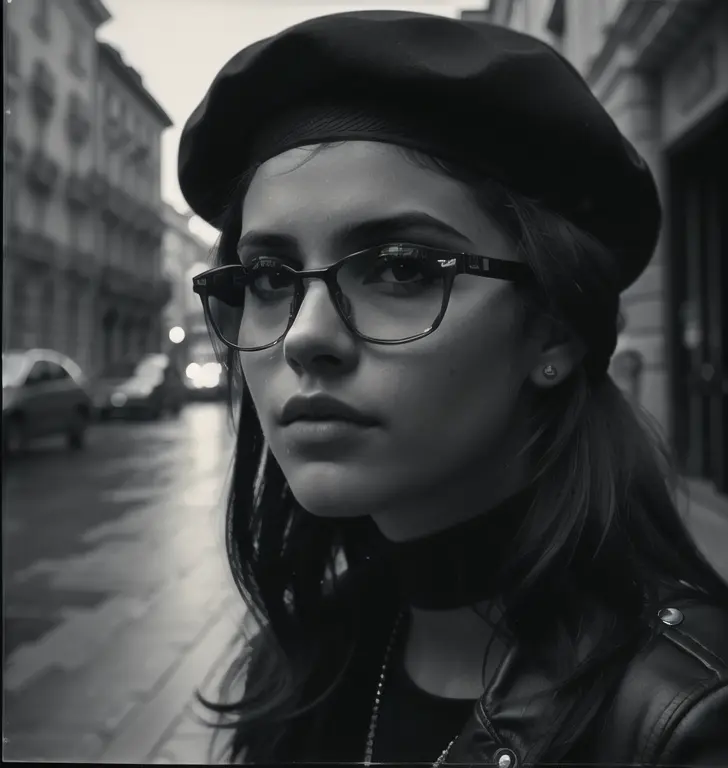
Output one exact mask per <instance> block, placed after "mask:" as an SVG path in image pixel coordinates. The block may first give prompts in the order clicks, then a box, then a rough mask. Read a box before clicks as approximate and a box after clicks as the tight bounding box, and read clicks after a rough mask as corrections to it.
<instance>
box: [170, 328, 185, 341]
mask: <svg viewBox="0 0 728 768" xmlns="http://www.w3.org/2000/svg"><path fill="white" fill-rule="evenodd" d="M185 335H186V334H185V331H184V328H180V327H179V326H178V325H175V327H174V328H172V329H171V330H170V332H169V340H170V341H171V342H172V344H181V343H182V342H183V341H184V340H185Z"/></svg>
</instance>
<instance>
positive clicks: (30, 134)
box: [3, 0, 170, 374]
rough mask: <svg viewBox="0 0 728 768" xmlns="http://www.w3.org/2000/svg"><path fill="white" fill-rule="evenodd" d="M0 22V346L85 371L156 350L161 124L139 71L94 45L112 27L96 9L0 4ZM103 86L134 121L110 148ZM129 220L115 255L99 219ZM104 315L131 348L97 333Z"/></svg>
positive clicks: (103, 329)
mask: <svg viewBox="0 0 728 768" xmlns="http://www.w3.org/2000/svg"><path fill="white" fill-rule="evenodd" d="M3 15H4V22H5V24H4V37H5V46H6V71H5V100H6V108H5V131H6V146H5V149H6V151H5V157H4V170H5V178H4V192H5V195H4V205H5V209H4V219H3V226H4V231H3V235H4V237H3V278H4V283H3V348H8V347H13V348H28V347H34V346H42V347H49V348H52V349H56V350H58V351H60V352H63V353H65V354H67V355H69V356H70V357H72V358H73V359H74V360H76V361H77V362H78V363H79V364H80V365H81V366H82V368H83V369H84V370H85V371H86V372H87V373H89V374H93V373H95V372H97V371H98V370H99V369H100V368H101V367H103V365H104V364H105V363H107V362H109V359H110V357H112V356H113V355H116V354H119V353H120V352H121V350H122V349H123V348H124V346H125V345H127V346H132V347H133V346H134V345H136V348H137V349H138V350H146V351H154V350H155V349H158V347H159V344H160V341H161V339H160V334H159V331H158V327H157V326H159V315H160V314H161V308H162V306H163V305H164V303H165V302H166V297H167V292H168V289H166V288H165V284H164V280H163V278H162V276H161V271H160V260H161V239H162V233H163V226H164V225H163V220H162V217H161V214H160V211H161V198H160V192H159V173H160V154H159V141H160V136H161V132H162V130H163V129H164V128H165V127H167V126H168V125H170V120H169V118H168V117H167V116H166V114H164V112H163V111H162V110H161V108H159V106H158V105H157V104H156V102H153V99H152V98H151V96H150V95H149V94H148V93H147V92H146V90H145V89H144V88H143V86H142V84H141V82H140V78H139V77H138V75H136V74H135V73H134V72H133V70H131V69H130V68H129V67H126V65H124V64H123V62H121V61H120V57H118V54H116V53H115V52H113V50H107V48H108V47H105V46H104V45H100V44H99V43H98V42H97V40H96V30H97V29H98V28H99V26H101V25H102V24H103V23H104V22H106V21H107V20H108V19H109V18H110V14H109V12H108V11H107V9H106V8H105V7H104V5H103V4H102V3H101V2H100V1H99V0H68V1H67V2H64V3H57V2H52V0H24V1H23V2H14V3H3ZM109 59H113V62H110V61H109ZM102 83H104V84H105V85H104V86H102V85H101V84H102ZM111 91H113V92H114V93H115V94H117V95H118V99H123V100H125V101H126V103H130V104H134V111H135V112H136V113H138V114H139V115H141V116H142V117H141V119H140V121H139V123H137V124H132V128H131V129H129V128H128V126H127V127H126V130H128V134H126V133H125V134H124V136H125V137H127V136H129V137H131V138H130V139H129V140H127V141H126V143H125V144H124V145H123V147H122V146H116V145H114V146H115V148H114V149H113V150H112V149H111V147H110V145H112V144H114V140H115V139H118V138H119V136H117V135H115V134H114V133H113V130H110V129H109V128H108V125H109V122H112V121H109V120H108V112H105V111H104V107H105V105H106V102H105V100H104V99H105V95H106V94H107V93H108V92H111ZM142 125H143V126H144V127H143V128H142ZM142 147H145V148H147V154H146V155H144V150H143V149H142ZM109 154H111V155H113V157H112V158H109V157H108V155H109ZM122 156H123V159H120V158H122ZM142 156H145V157H146V160H144V161H142V160H138V158H141V157H142ZM131 158H135V159H134V161H132V159H131ZM110 163H115V164H116V165H115V166H114V167H113V170H111V169H110V168H109V165H110ZM143 164H146V170H145V171H143V172H137V168H139V167H141V166H142V165H143ZM120 166H121V167H123V168H124V171H123V172H122V173H120V172H119V167H120ZM130 166H131V167H132V168H133V170H129V167H130ZM135 174H136V175H135ZM127 197H128V198H129V199H131V200H133V203H132V204H127V205H126V207H125V206H124V202H125V201H126V200H127ZM122 211H123V212H124V213H126V214H128V215H127V219H124V218H123V216H120V215H119V214H120V213H121V212H122ZM132 211H133V213H132ZM128 218H133V219H134V224H133V226H131V227H128V226H127V227H126V228H124V227H121V226H118V227H117V230H116V231H118V232H120V231H121V230H122V229H124V231H125V235H124V236H123V237H125V238H126V239H125V244H124V246H123V247H120V246H119V240H118V239H117V240H116V241H114V242H113V248H112V242H111V241H110V238H109V237H107V230H106V229H105V225H104V222H105V221H109V220H112V221H116V222H119V221H122V220H123V221H127V220H128ZM130 229H132V230H134V231H135V232H136V233H137V236H136V238H134V237H132V236H131V235H129V234H128V231H129V230H130ZM141 253H144V254H146V256H145V258H142V256H141V255H140V254H141ZM124 260H126V261H124ZM142 262H143V264H144V266H142V267H141V269H139V264H141V263H142ZM142 277H143V278H144V279H142ZM112 309H113V310H115V311H116V315H117V316H118V317H119V318H120V321H119V324H118V325H117V326H114V331H115V332H117V328H119V327H122V328H131V333H132V334H134V333H136V337H135V338H134V339H132V340H131V341H130V342H127V341H126V340H125V339H124V338H122V337H121V332H120V331H118V332H117V333H118V336H117V335H111V334H109V333H108V332H107V326H105V325H104V320H105V319H108V317H109V313H110V311H111V310H112ZM129 320H131V325H129ZM124 322H127V325H126V326H124ZM155 324H156V325H155ZM107 325H108V323H107Z"/></svg>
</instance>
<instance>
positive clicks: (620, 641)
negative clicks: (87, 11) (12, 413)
mask: <svg viewBox="0 0 728 768" xmlns="http://www.w3.org/2000/svg"><path fill="white" fill-rule="evenodd" d="M180 183H181V186H182V190H183V192H184V193H185V195H186V197H187V199H188V201H189V203H190V205H191V206H192V208H193V209H194V210H195V211H196V212H197V213H198V214H199V215H201V216H203V217H204V218H205V219H207V220H208V221H210V222H212V223H214V224H215V225H216V226H218V227H219V228H220V230H221V238H220V241H219V246H218V249H217V265H216V266H215V268H213V269H211V270H210V271H208V272H206V273H205V274H203V275H201V276H199V277H197V278H195V281H194V287H195V291H196V292H197V293H198V294H200V296H201V298H202V301H203V304H204V307H205V310H206V312H207V316H208V320H209V323H210V325H211V328H212V331H213V336H214V339H215V341H216V343H218V344H219V345H220V354H221V357H222V359H223V360H224V361H225V364H226V366H227V368H228V370H229V372H230V374H231V381H232V385H233V386H232V390H231V391H232V392H233V393H236V394H234V402H233V405H234V406H236V412H237V413H239V423H238V438H237V453H236V460H235V467H234V474H233V480H232V488H231V493H230V501H229V509H228V546H229V557H230V563H231V567H232V570H233V573H234V575H235V577H236V580H237V583H238V585H239V588H240V591H241V593H242V595H243V597H244V599H245V602H246V604H247V607H248V618H249V620H250V624H251V626H252V631H250V632H248V633H247V634H246V637H245V638H244V646H243V647H241V654H240V658H239V660H238V661H237V662H236V664H235V665H234V666H233V668H232V669H231V670H230V675H229V679H228V685H227V686H226V689H225V696H224V701H223V702H222V703H215V702H209V705H210V706H211V707H212V708H213V709H214V710H215V711H217V712H219V713H221V714H223V715H225V717H224V718H222V719H223V721H224V722H223V723H222V724H223V725H224V726H226V727H228V728H230V729H232V739H231V742H230V753H229V756H230V758H231V760H232V761H239V760H243V761H244V762H248V763H261V762H268V763H270V762H293V761H296V762H306V761H333V762H354V763H356V762H361V761H364V762H365V763H369V762H372V761H374V762H384V763H399V764H401V763H413V762H420V763H424V764H430V765H438V764H443V763H444V764H456V763H461V764H462V763H467V764H470V765H498V766H500V767H501V768H514V766H519V765H521V764H534V765H535V764H546V763H558V764H559V765H568V764H586V763H608V764H619V763H631V764H644V765H675V764H679V765H711V764H726V762H727V761H728V728H726V724H728V587H727V586H726V584H725V582H723V581H722V580H721V578H720V577H719V576H718V575H717V574H716V572H715V571H714V570H713V569H712V568H711V567H710V565H708V563H707V562H706V561H705V560H704V559H703V557H702V556H701V555H700V553H699V551H698V550H697V549H696V547H695V545H694V544H693V541H692V540H691V537H690V535H689V534H688V533H687V532H686V529H685V527H684V525H683V522H682V520H681V517H680V514H679V513H678V510H677V509H676V505H675V501H674V499H675V495H674V494H675V490H676V486H677V480H676V477H677V476H676V474H675V473H674V470H673V469H672V468H671V464H670V461H669V454H668V452H667V451H666V450H665V448H664V446H662V447H661V444H660V442H659V437H658V434H657V432H656V430H654V429H653V428H652V427H651V426H650V423H649V420H648V419H646V417H645V415H644V414H639V413H637V412H635V411H634V410H633V409H632V407H631V406H630V405H629V404H628V403H627V402H626V400H625V398H624V396H623V395H622V393H621V392H620V390H619V389H618V388H617V387H616V386H615V384H614V383H613V381H612V380H611V379H610V378H609V376H608V375H607V367H608V364H609V359H610V356H611V354H612V351H613V350H614V346H615V341H616V328H617V322H618V306H619V294H620V292H621V291H622V290H624V289H625V288H626V287H628V286H629V285H631V284H632V283H634V281H635V280H636V279H637V277H638V276H639V275H640V274H641V272H642V271H643V270H644V268H645V267H646V265H647V263H648V261H649V259H650V257H651V255H652V253H653V249H654V246H655V243H656V240H657V237H658V233H659V228H660V206H659V201H658V198H657V192H656V189H655V186H654V182H653V179H652V176H651V174H650V172H649V170H648V168H647V167H646V165H645V163H644V161H643V160H642V158H641V157H640V156H639V155H638V154H637V152H636V151H635V150H634V148H633V147H632V146H631V145H630V144H629V143H628V142H627V141H626V140H625V139H624V138H623V137H622V136H621V134H620V133H619V131H618V130H617V129H616V127H615V125H614V123H613V122H612V121H611V119H610V118H609V117H608V116H607V114H606V113H605V111H604V110H603V109H602V107H601V106H600V105H599V104H598V102H597V101H596V100H595V99H594V97H593V96H592V94H591V93H590V91H589V89H588V88H587V86H586V85H585V83H584V82H583V80H582V79H581V78H580V77H579V75H578V74H577V73H576V72H575V71H574V70H573V68H572V67H571V66H570V65H569V64H568V63H567V62H566V61H565V60H564V59H562V58H561V57H560V56H559V55H558V54H556V53H555V52H554V51H553V50H551V49H550V48H549V47H548V46H546V45H545V44H542V43H540V42H538V41H536V40H534V39H532V38H530V37H527V36H524V35H520V34H517V33H514V32H511V31H509V30H505V29H501V28H497V27H493V26H489V25H486V24H476V23H466V22H460V21H453V20H450V19H445V18H439V17H432V16H427V15H419V14H409V13H389V12H370V13H353V14H338V15H332V16H327V17H323V18H319V19H314V20H312V21H309V22H306V23H304V24H300V25H298V26H296V27H293V28H291V29H289V30H286V31H285V32H283V33H281V34H279V35H277V36H276V37H273V38H270V39H268V40H264V41H262V42H260V43H257V44H255V45H253V46H251V47H249V48H247V49H245V50H243V51H241V52H240V53H239V54H238V55H236V56H235V57H234V58H233V59H232V60H231V61H230V62H229V63H228V64H227V65H226V66H225V67H224V68H223V69H222V71H221V72H220V73H219V74H218V75H217V77H216V78H215V81H214V82H213V84H212V86H211V88H210V90H209V92H208V94H207V95H206V97H205V99H204V100H203V102H202V103H201V105H200V107H199V108H198V109H197V110H196V111H195V113H194V114H193V115H192V117H191V118H190V120H189V121H188V123H187V125H186V127H185V129H184V132H183V136H182V142H181V148H180Z"/></svg>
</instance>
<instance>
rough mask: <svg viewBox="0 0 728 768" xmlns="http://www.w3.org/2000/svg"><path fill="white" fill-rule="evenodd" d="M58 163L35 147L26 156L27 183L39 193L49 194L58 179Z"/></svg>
mask: <svg viewBox="0 0 728 768" xmlns="http://www.w3.org/2000/svg"><path fill="white" fill-rule="evenodd" d="M58 173H59V168H58V163H57V162H56V161H55V160H53V159H52V158H51V157H49V156H48V155H47V154H46V153H45V152H44V151H43V150H42V149H36V150H35V151H34V152H33V153H32V154H31V156H30V157H29V158H28V167H27V169H26V176H27V181H28V185H29V186H30V187H31V189H33V190H34V191H35V192H37V193H38V194H41V195H50V194H51V192H52V191H53V189H54V188H55V186H56V182H57V181H58Z"/></svg>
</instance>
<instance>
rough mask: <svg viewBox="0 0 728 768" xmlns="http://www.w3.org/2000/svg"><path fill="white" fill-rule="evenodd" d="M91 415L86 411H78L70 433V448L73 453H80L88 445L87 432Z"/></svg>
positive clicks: (68, 437) (68, 438)
mask: <svg viewBox="0 0 728 768" xmlns="http://www.w3.org/2000/svg"><path fill="white" fill-rule="evenodd" d="M88 423H89V415H88V413H86V411H83V410H80V409H79V410H77V411H76V413H75V414H74V419H73V425H72V426H71V429H70V430H69V431H68V436H67V440H68V447H69V448H70V449H71V450H72V451H80V450H82V449H83V448H84V447H85V445H86V430H87V429H88Z"/></svg>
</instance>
